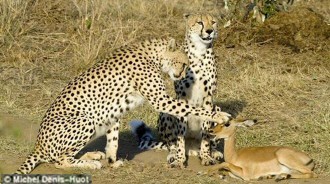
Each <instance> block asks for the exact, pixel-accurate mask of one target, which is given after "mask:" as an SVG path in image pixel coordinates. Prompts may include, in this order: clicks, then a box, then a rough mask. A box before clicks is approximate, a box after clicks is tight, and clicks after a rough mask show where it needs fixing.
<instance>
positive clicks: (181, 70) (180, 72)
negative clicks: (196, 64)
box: [166, 50, 189, 80]
mask: <svg viewBox="0 0 330 184" xmlns="http://www.w3.org/2000/svg"><path fill="white" fill-rule="evenodd" d="M166 55H167V57H168V58H167V59H168V65H167V70H168V71H167V72H168V74H169V76H170V77H171V79H172V80H180V79H182V78H184V77H185V74H186V68H187V67H188V65H189V60H188V57H187V55H186V54H185V53H184V52H182V51H180V50H176V51H174V52H168V53H166Z"/></svg>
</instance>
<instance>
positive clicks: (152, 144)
mask: <svg viewBox="0 0 330 184" xmlns="http://www.w3.org/2000/svg"><path fill="white" fill-rule="evenodd" d="M130 126H131V130H132V132H133V134H134V135H135V136H136V137H137V138H138V141H139V149H141V150H149V149H156V150H168V148H167V145H166V144H165V143H163V142H157V141H155V140H154V137H153V136H152V133H151V129H150V128H149V127H148V126H147V125H146V124H145V123H144V122H143V121H139V120H134V121H131V122H130Z"/></svg>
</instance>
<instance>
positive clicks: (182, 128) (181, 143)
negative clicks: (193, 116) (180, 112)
mask: <svg viewBox="0 0 330 184" xmlns="http://www.w3.org/2000/svg"><path fill="white" fill-rule="evenodd" d="M184 119H185V118H180V121H179V125H178V137H177V140H176V146H175V147H176V158H175V160H174V161H173V162H171V163H169V164H170V167H179V168H184V167H185V162H186V149H185V147H186V145H185V135H186V130H187V121H186V120H184Z"/></svg>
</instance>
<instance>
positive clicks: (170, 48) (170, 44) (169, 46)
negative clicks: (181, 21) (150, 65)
mask: <svg viewBox="0 0 330 184" xmlns="http://www.w3.org/2000/svg"><path fill="white" fill-rule="evenodd" d="M167 50H168V51H171V52H174V51H175V50H176V44H175V39H174V38H170V40H169V41H168V44H167Z"/></svg>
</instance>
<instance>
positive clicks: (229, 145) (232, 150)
mask: <svg viewBox="0 0 330 184" xmlns="http://www.w3.org/2000/svg"><path fill="white" fill-rule="evenodd" d="M236 157H237V151H236V139H235V132H234V133H233V134H231V135H230V136H229V137H228V138H225V146H224V159H225V161H226V162H229V163H232V160H233V159H235V158H236Z"/></svg>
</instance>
